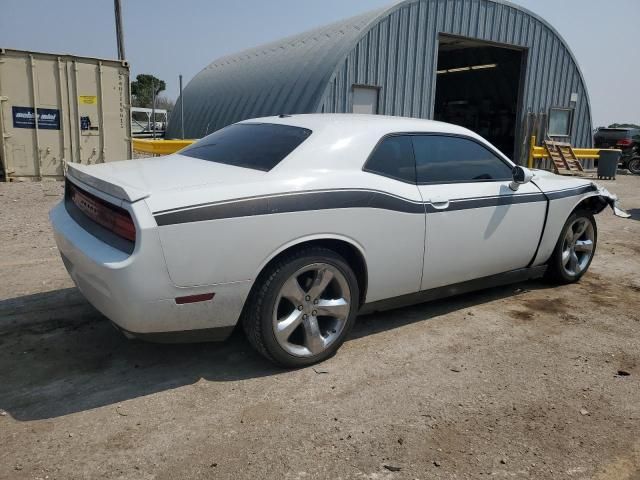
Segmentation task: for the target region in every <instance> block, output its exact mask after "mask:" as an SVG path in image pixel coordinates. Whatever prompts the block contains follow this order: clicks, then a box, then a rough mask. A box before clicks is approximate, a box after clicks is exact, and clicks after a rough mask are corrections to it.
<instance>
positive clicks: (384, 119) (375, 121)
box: [240, 113, 477, 137]
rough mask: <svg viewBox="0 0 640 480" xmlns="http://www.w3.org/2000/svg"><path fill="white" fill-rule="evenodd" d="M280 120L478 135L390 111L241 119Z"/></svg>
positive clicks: (356, 128) (304, 125)
mask: <svg viewBox="0 0 640 480" xmlns="http://www.w3.org/2000/svg"><path fill="white" fill-rule="evenodd" d="M256 122H263V123H277V124H281V125H290V126H294V127H302V128H308V129H309V130H311V131H317V130H321V129H323V128H325V127H327V126H337V127H339V128H340V129H341V130H342V131H362V130H370V129H375V130H376V131H377V132H383V133H384V132H386V133H394V132H430V133H448V134H457V135H467V136H473V137H477V135H476V134H475V133H473V132H472V131H471V130H468V129H466V128H464V127H460V126H458V125H453V124H450V123H445V122H438V121H435V120H424V119H421V118H409V117H392V116H387V115H367V114H359V113H309V114H300V115H279V116H275V117H262V118H254V119H250V120H245V121H243V122H240V123H256Z"/></svg>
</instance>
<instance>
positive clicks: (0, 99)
mask: <svg viewBox="0 0 640 480" xmlns="http://www.w3.org/2000/svg"><path fill="white" fill-rule="evenodd" d="M7 100H9V97H5V96H4V95H0V102H6V101H7Z"/></svg>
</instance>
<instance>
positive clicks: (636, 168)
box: [627, 157, 640, 175]
mask: <svg viewBox="0 0 640 480" xmlns="http://www.w3.org/2000/svg"><path fill="white" fill-rule="evenodd" d="M627 168H628V169H629V171H630V172H631V173H633V174H635V175H640V157H633V158H632V159H631V160H629V163H628V164H627Z"/></svg>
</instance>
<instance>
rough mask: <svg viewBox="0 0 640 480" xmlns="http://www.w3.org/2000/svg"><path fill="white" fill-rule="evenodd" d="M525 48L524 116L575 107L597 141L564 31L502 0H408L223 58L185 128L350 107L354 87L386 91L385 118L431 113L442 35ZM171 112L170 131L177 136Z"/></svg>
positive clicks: (584, 134) (579, 132) (202, 79)
mask: <svg viewBox="0 0 640 480" xmlns="http://www.w3.org/2000/svg"><path fill="white" fill-rule="evenodd" d="M441 33H442V34H449V35H457V36H463V37H469V38H475V39H478V40H484V41H489V42H495V43H499V44H505V45H507V46H514V47H518V48H522V49H523V50H525V51H526V55H527V60H526V71H525V75H524V78H523V80H524V85H523V93H522V96H523V108H522V114H523V116H524V115H526V112H527V111H531V112H547V111H548V109H549V108H550V107H552V106H557V107H570V106H572V105H571V104H570V98H571V93H577V94H578V102H577V104H576V105H575V116H574V122H573V131H572V140H573V142H574V144H576V145H578V146H591V145H592V135H591V131H592V125H591V108H590V105H589V98H588V95H587V90H586V86H585V83H584V79H583V77H582V74H581V72H580V69H579V67H578V65H577V63H576V61H575V58H574V57H573V55H572V54H571V51H570V50H569V48H568V47H567V45H566V44H565V42H564V41H563V40H562V38H561V37H560V36H559V35H558V33H557V32H556V31H555V30H554V29H553V27H551V26H550V25H549V24H548V23H546V22H545V21H544V20H542V19H541V18H539V17H538V16H536V15H535V14H533V13H531V12H529V11H528V10H526V9H524V8H522V7H519V6H517V5H513V4H510V3H507V2H502V1H497V0H406V1H404V2H401V3H399V4H397V5H394V6H392V7H390V8H387V9H382V10H377V11H374V12H370V13H366V14H363V15H360V16H358V17H354V18H351V19H348V20H345V21H343V22H338V23H335V24H332V25H329V26H327V27H323V28H319V29H316V30H313V31H311V32H307V33H303V34H301V35H298V36H295V37H290V38H288V39H285V40H282V41H279V42H274V43H271V44H269V45H265V46H262V47H257V48H254V49H252V50H247V51H245V52H242V53H239V54H237V55H233V56H229V57H224V58H221V59H219V60H217V61H215V62H214V63H212V64H211V65H209V66H208V67H207V68H206V69H204V70H203V71H202V72H200V73H199V74H198V75H196V77H195V78H194V79H193V80H192V81H191V82H190V83H189V85H187V88H186V89H185V91H184V105H185V134H186V135H187V137H191V138H197V137H201V136H204V135H206V134H207V133H210V132H212V131H214V130H216V129H218V128H221V127H224V126H226V125H229V124H231V123H233V122H236V121H239V120H243V119H246V118H251V117H258V116H264V115H273V114H279V113H309V112H350V111H351V108H352V101H353V100H352V97H353V85H354V84H362V85H373V86H378V87H381V89H380V95H379V99H378V109H379V112H380V113H381V114H387V115H401V116H408V117H422V118H431V117H432V116H433V105H434V100H435V86H436V74H435V70H436V67H437V53H438V35H439V34H441ZM178 124H179V118H178V116H177V115H173V116H172V120H170V122H169V126H168V129H167V131H168V136H173V137H175V136H177V134H178V132H179V125H178Z"/></svg>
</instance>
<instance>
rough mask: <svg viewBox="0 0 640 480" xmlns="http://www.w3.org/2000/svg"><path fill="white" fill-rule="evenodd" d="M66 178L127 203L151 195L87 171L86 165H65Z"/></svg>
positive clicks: (89, 170) (93, 171)
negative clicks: (73, 179) (71, 178)
mask: <svg viewBox="0 0 640 480" xmlns="http://www.w3.org/2000/svg"><path fill="white" fill-rule="evenodd" d="M66 166H67V173H66V174H67V176H69V177H73V178H75V179H76V180H78V181H80V182H82V183H85V184H87V185H89V186H91V187H93V188H95V189H96V190H99V191H101V192H104V193H107V194H109V195H111V196H112V197H116V198H119V199H121V200H126V201H127V202H131V203H133V202H137V201H138V200H142V199H143V198H147V197H148V196H149V195H151V193H149V192H145V191H144V190H140V189H139V188H135V187H132V186H130V185H127V184H126V183H122V181H121V180H117V181H116V180H113V179H111V178H110V177H109V176H108V175H103V174H101V173H99V172H97V171H96V170H95V169H89V168H88V167H87V165H81V164H79V163H67V164H66Z"/></svg>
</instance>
